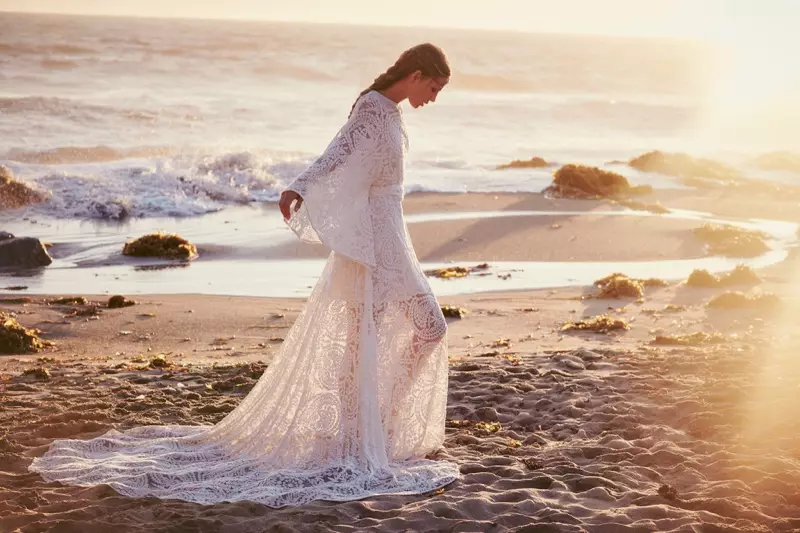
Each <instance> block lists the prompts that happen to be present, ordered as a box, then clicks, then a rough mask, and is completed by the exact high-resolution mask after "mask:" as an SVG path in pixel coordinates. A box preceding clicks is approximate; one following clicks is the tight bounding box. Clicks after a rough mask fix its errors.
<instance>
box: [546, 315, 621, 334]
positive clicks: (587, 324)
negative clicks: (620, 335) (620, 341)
mask: <svg viewBox="0 0 800 533" xmlns="http://www.w3.org/2000/svg"><path fill="white" fill-rule="evenodd" d="M630 328H631V327H630V326H629V325H628V323H627V322H626V321H625V320H623V319H621V318H612V317H610V316H608V315H606V314H602V315H597V316H593V317H591V318H587V319H585V320H578V321H577V322H572V321H570V322H567V323H566V324H564V325H563V326H561V331H591V332H593V333H610V332H612V331H619V330H628V329H630Z"/></svg>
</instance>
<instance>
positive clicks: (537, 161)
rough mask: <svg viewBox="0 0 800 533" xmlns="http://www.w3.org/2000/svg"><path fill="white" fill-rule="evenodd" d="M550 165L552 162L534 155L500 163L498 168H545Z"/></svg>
mask: <svg viewBox="0 0 800 533" xmlns="http://www.w3.org/2000/svg"><path fill="white" fill-rule="evenodd" d="M549 166H550V163H548V162H547V161H545V160H544V159H542V158H541V157H532V158H531V159H515V160H513V161H512V162H510V163H506V164H504V165H498V166H497V170H505V169H508V168H543V167H549Z"/></svg>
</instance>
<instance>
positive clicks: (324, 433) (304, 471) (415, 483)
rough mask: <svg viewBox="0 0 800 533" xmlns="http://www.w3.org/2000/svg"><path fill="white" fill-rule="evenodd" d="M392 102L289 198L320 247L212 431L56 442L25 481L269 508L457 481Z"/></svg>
mask: <svg viewBox="0 0 800 533" xmlns="http://www.w3.org/2000/svg"><path fill="white" fill-rule="evenodd" d="M407 150H408V141H407V136H406V131H405V126H404V124H403V118H402V113H401V112H400V109H399V107H398V106H397V105H396V104H395V103H394V102H392V101H391V100H389V99H387V98H386V97H384V96H383V95H381V94H380V93H378V92H374V91H373V92H370V93H367V94H366V95H365V96H363V97H362V98H361V99H360V100H359V102H358V104H357V105H356V108H355V110H354V112H353V114H352V116H351V117H350V119H349V120H348V121H347V123H346V124H345V125H344V127H343V128H342V129H341V130H340V131H339V133H338V135H337V136H336V137H335V138H334V140H333V141H332V142H331V144H330V145H329V146H328V148H327V149H326V150H325V152H324V153H323V155H322V156H320V158H319V159H317V160H316V161H315V162H314V163H313V164H312V165H311V166H310V167H309V168H308V169H307V170H306V171H305V172H303V173H302V174H301V175H300V176H298V177H297V178H296V179H295V180H294V182H293V183H292V184H291V185H290V186H289V187H288V189H290V190H294V191H296V192H297V193H298V194H300V195H301V196H302V197H303V200H304V201H303V205H302V207H301V208H300V210H299V211H298V212H296V213H293V214H292V217H291V220H290V221H289V222H288V224H289V226H290V227H291V228H292V230H293V231H294V232H295V233H296V234H297V235H298V236H299V237H300V238H301V239H303V240H307V241H311V242H321V243H323V244H325V245H326V246H327V247H329V248H330V249H331V250H332V251H331V254H330V257H329V259H328V262H327V264H326V265H325V268H324V270H323V272H322V275H321V277H320V280H319V282H318V283H317V285H316V286H315V287H314V289H313V291H312V293H311V295H310V296H309V298H308V301H307V303H306V306H305V308H304V309H303V311H302V312H301V313H300V315H299V317H298V318H297V320H296V321H295V323H294V324H293V325H292V327H291V328H290V330H289V332H288V334H287V335H286V338H285V340H284V342H283V345H282V347H281V349H280V351H279V353H278V354H277V356H276V357H275V359H274V360H273V362H272V363H271V364H270V365H269V367H268V368H267V370H266V371H265V372H264V374H263V375H262V376H261V378H260V379H259V381H258V382H257V383H256V385H255V386H254V387H253V389H252V390H251V392H250V393H249V394H248V395H247V396H246V397H245V398H244V399H243V400H242V402H241V403H240V404H239V405H238V406H237V407H236V408H235V409H234V410H233V411H232V412H231V413H229V414H228V415H227V416H226V417H225V418H224V419H223V420H221V421H220V422H219V423H217V424H216V425H214V426H178V425H171V426H144V427H138V428H134V429H130V430H126V431H122V432H120V431H117V430H111V431H109V432H107V433H106V434H104V435H102V436H99V437H96V438H93V439H90V440H56V441H55V442H53V444H52V445H51V446H50V448H49V449H48V450H47V452H45V454H44V455H42V456H41V457H38V458H36V459H34V461H33V463H32V464H31V465H30V470H31V471H34V472H38V473H40V474H41V475H42V476H43V477H44V478H45V479H47V480H50V481H60V482H62V483H66V484H73V485H96V484H101V483H104V484H108V485H110V486H111V487H113V488H114V489H115V490H117V491H118V492H119V493H121V494H124V495H127V496H134V497H141V496H156V497H159V498H177V499H182V500H187V501H192V502H197V503H204V504H211V503H217V502H223V501H238V500H249V501H254V502H259V503H262V504H265V505H268V506H271V507H284V506H287V505H301V504H304V503H307V502H310V501H313V500H331V501H348V500H356V499H361V498H365V497H369V496H374V495H380V494H421V493H425V492H428V491H431V490H436V489H438V488H441V487H443V486H445V485H447V484H449V483H451V482H452V481H454V480H455V479H457V478H458V477H460V474H459V470H458V467H457V465H455V464H453V463H450V462H446V461H433V460H429V459H426V458H425V457H426V456H427V455H428V454H430V453H431V452H434V451H435V450H436V449H438V448H439V447H441V445H442V444H443V442H444V422H445V409H446V401H447V372H448V365H447V340H446V331H447V326H446V322H445V320H444V317H443V315H442V312H441V309H440V307H439V304H438V302H437V301H436V298H435V297H434V295H433V293H432V292H431V289H430V286H429V284H428V282H427V280H426V278H425V275H424V273H423V272H422V269H421V267H420V265H419V261H418V260H417V257H416V254H415V253H414V250H413V248H412V246H411V241H410V238H409V235H408V229H407V226H406V224H405V221H404V219H403V212H402V204H401V201H402V197H403V187H402V183H403V167H404V163H405V156H406V152H407Z"/></svg>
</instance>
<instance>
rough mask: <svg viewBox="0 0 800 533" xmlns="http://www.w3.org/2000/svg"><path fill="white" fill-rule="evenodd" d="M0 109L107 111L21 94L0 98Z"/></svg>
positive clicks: (55, 112)
mask: <svg viewBox="0 0 800 533" xmlns="http://www.w3.org/2000/svg"><path fill="white" fill-rule="evenodd" d="M0 110H2V111H3V112H5V113H31V112H38V113H44V114H47V115H69V114H72V113H74V112H75V111H95V112H103V111H107V108H106V107H104V106H100V105H95V104H87V103H83V102H79V101H76V100H70V99H68V98H58V97H55V96H21V97H4V98H0Z"/></svg>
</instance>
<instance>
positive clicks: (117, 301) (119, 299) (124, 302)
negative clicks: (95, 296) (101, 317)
mask: <svg viewBox="0 0 800 533" xmlns="http://www.w3.org/2000/svg"><path fill="white" fill-rule="evenodd" d="M132 305H136V302H134V301H133V300H129V299H127V298H125V297H124V296H122V295H121V294H115V295H114V296H112V297H111V298H109V299H108V308H109V309H119V308H120V307H130V306H132Z"/></svg>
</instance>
